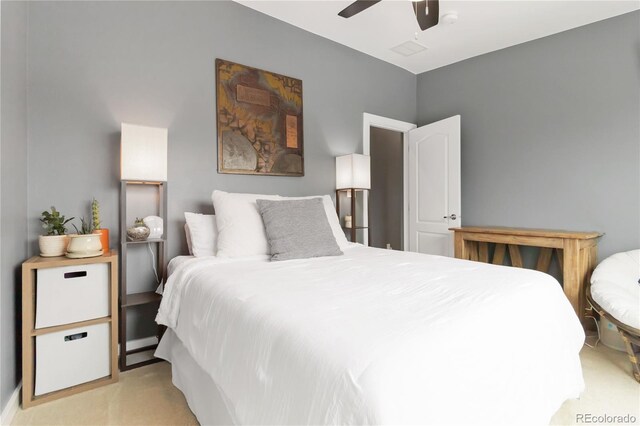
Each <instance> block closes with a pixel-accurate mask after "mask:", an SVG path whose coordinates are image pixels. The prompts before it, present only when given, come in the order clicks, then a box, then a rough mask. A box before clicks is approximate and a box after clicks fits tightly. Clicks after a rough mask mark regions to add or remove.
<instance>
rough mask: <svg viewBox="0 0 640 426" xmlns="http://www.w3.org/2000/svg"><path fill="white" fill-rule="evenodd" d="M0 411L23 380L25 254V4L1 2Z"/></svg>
mask: <svg viewBox="0 0 640 426" xmlns="http://www.w3.org/2000/svg"><path fill="white" fill-rule="evenodd" d="M0 15H1V22H0V27H1V28H2V34H1V39H2V46H1V47H0V51H1V54H2V60H1V61H0V62H1V70H0V74H1V75H2V80H1V81H0V93H1V96H0V97H1V105H0V111H1V115H0V347H1V348H0V412H1V411H2V410H3V409H4V407H5V406H6V404H7V401H8V400H9V398H10V397H11V394H12V393H13V391H14V390H15V388H16V385H17V384H18V382H19V381H20V375H21V374H20V371H19V360H18V356H17V354H18V353H19V333H18V331H17V330H19V326H20V322H19V320H18V317H19V315H20V310H19V309H16V307H17V306H19V303H20V291H19V288H20V279H19V278H20V272H19V271H20V269H19V268H20V264H21V263H22V262H23V261H24V260H25V258H26V257H27V240H26V238H25V236H26V234H27V173H26V170H27V79H26V77H27V73H26V71H27V56H26V52H27V49H26V47H27V45H26V43H27V5H26V3H18V2H7V1H2V2H1V3H0Z"/></svg>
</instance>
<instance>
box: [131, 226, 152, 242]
mask: <svg viewBox="0 0 640 426" xmlns="http://www.w3.org/2000/svg"><path fill="white" fill-rule="evenodd" d="M150 232H151V231H150V230H149V228H147V227H146V226H132V227H130V228H127V238H128V239H129V241H144V240H146V239H147V238H148V237H149V233H150Z"/></svg>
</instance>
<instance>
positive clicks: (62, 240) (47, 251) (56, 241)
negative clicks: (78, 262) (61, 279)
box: [38, 235, 69, 257]
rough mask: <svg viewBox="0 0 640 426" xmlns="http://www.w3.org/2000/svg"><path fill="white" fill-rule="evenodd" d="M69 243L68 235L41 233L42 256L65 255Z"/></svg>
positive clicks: (39, 239)
mask: <svg viewBox="0 0 640 426" xmlns="http://www.w3.org/2000/svg"><path fill="white" fill-rule="evenodd" d="M67 245H69V236H68V235H40V236H39V237H38V246H40V256H42V257H55V256H63V255H64V252H65V251H67Z"/></svg>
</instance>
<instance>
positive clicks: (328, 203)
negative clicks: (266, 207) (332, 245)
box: [281, 195, 349, 250]
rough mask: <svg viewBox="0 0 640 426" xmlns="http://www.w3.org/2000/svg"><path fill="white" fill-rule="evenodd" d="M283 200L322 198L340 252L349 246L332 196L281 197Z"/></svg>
mask: <svg viewBox="0 0 640 426" xmlns="http://www.w3.org/2000/svg"><path fill="white" fill-rule="evenodd" d="M281 198H282V199H283V200H308V199H310V198H322V204H323V205H324V212H325V213H326V214H327V220H328V221H329V225H330V226H331V232H332V233H333V236H334V237H335V239H336V243H338V247H340V250H344V249H345V248H346V247H348V246H349V241H348V240H347V237H346V236H345V235H344V231H343V230H342V227H341V226H340V220H339V219H338V213H337V212H336V206H334V205H333V201H332V200H331V196H329V195H315V196H311V197H281Z"/></svg>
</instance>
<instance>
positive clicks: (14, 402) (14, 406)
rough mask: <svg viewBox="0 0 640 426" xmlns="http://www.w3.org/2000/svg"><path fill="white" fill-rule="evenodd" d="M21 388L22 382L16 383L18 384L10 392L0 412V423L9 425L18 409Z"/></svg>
mask: <svg viewBox="0 0 640 426" xmlns="http://www.w3.org/2000/svg"><path fill="white" fill-rule="evenodd" d="M21 388H22V382H20V383H18V386H17V387H16V389H15V390H14V391H13V393H12V394H11V398H9V401H8V402H7V405H5V407H4V410H2V414H0V425H7V426H8V425H10V424H11V422H13V418H14V417H15V415H16V413H17V412H18V409H19V408H20V389H21Z"/></svg>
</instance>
